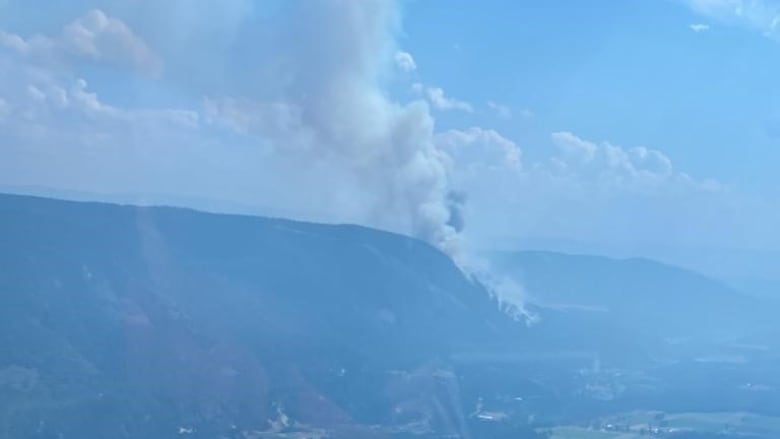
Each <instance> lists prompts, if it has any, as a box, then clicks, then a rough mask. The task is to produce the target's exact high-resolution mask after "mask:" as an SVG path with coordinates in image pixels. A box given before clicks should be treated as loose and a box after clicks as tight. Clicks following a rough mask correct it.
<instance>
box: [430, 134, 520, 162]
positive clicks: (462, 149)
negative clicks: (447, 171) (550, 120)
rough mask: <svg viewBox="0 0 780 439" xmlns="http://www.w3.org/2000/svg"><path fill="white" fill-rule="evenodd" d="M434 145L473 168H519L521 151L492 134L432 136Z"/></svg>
mask: <svg viewBox="0 0 780 439" xmlns="http://www.w3.org/2000/svg"><path fill="white" fill-rule="evenodd" d="M436 144H437V145H438V146H439V147H440V148H441V149H442V150H444V151H446V152H447V153H448V154H449V155H450V157H453V159H454V160H456V161H457V162H459V163H469V164H472V165H477V166H483V165H484V166H499V167H500V166H507V167H510V168H518V167H520V166H521V157H522V151H521V149H520V147H519V146H518V145H517V144H516V143H515V142H513V141H512V140H510V139H508V138H506V137H504V136H502V135H501V134H500V133H498V132H497V131H495V130H491V129H484V128H480V127H471V128H468V129H465V130H455V129H453V130H449V131H445V132H443V133H439V134H437V135H436Z"/></svg>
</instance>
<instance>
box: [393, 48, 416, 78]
mask: <svg viewBox="0 0 780 439" xmlns="http://www.w3.org/2000/svg"><path fill="white" fill-rule="evenodd" d="M395 65H396V66H397V67H398V68H399V69H400V70H401V71H403V72H407V73H408V72H413V71H415V70H417V64H416V63H415V62H414V58H412V54H411V53H409V52H404V51H401V50H399V51H398V52H396V53H395Z"/></svg>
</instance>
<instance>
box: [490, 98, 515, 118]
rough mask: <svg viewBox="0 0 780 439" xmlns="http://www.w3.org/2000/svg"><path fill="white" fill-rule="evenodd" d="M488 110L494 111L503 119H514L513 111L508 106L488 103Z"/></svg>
mask: <svg viewBox="0 0 780 439" xmlns="http://www.w3.org/2000/svg"><path fill="white" fill-rule="evenodd" d="M487 105H488V108H490V109H491V110H493V111H494V112H495V113H496V115H498V117H500V118H502V119H511V118H512V109H511V108H509V107H508V106H506V105H502V104H499V103H496V102H493V101H488V103H487Z"/></svg>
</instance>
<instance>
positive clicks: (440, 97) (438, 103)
mask: <svg viewBox="0 0 780 439" xmlns="http://www.w3.org/2000/svg"><path fill="white" fill-rule="evenodd" d="M425 92H426V96H427V97H428V101H430V103H431V105H433V108H435V109H437V110H442V111H447V110H459V111H465V112H467V113H472V112H473V111H474V108H473V107H472V106H471V104H469V103H468V102H465V101H461V100H458V99H455V98H451V97H449V96H447V95H445V94H444V90H443V89H441V88H439V87H428V88H427V89H426V90H425Z"/></svg>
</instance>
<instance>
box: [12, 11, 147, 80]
mask: <svg viewBox="0 0 780 439" xmlns="http://www.w3.org/2000/svg"><path fill="white" fill-rule="evenodd" d="M0 46H2V47H5V48H6V49H9V50H11V51H14V52H16V53H17V54H19V55H22V56H25V57H29V58H31V59H34V60H38V61H42V62H46V63H61V62H66V60H68V59H89V60H93V61H106V62H110V63H114V64H117V65H123V66H127V67H130V68H133V69H137V70H139V71H141V72H143V73H145V74H149V75H156V74H159V72H160V69H161V66H162V62H161V60H160V58H159V57H158V56H157V55H156V54H155V53H154V52H153V51H152V50H151V49H150V48H149V47H148V46H147V45H146V43H145V42H144V41H143V40H142V39H141V38H140V37H138V36H137V35H136V34H135V33H134V32H133V31H132V29H130V28H129V27H128V26H127V25H126V24H125V23H123V22H122V21H121V20H118V19H116V18H113V17H109V16H107V15H106V14H105V13H104V12H102V11H100V10H98V9H93V10H91V11H89V12H87V13H86V14H85V15H84V16H83V17H80V18H78V19H77V20H75V21H73V22H71V23H70V24H68V25H66V26H65V27H64V28H63V29H62V32H61V33H60V34H59V35H57V36H56V37H48V36H43V35H34V36H31V37H29V38H23V37H22V36H20V35H16V34H11V33H8V32H5V31H2V30H0Z"/></svg>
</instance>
